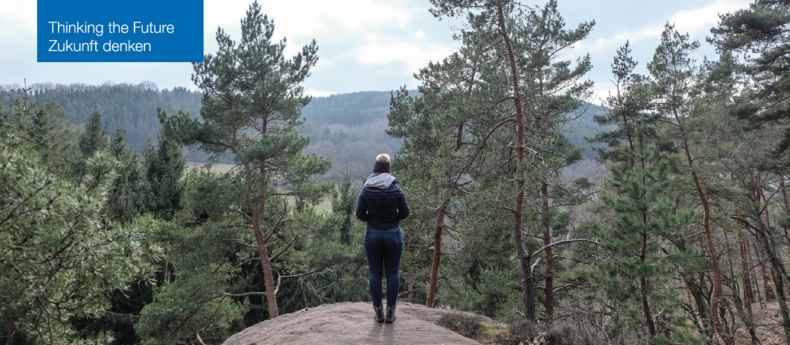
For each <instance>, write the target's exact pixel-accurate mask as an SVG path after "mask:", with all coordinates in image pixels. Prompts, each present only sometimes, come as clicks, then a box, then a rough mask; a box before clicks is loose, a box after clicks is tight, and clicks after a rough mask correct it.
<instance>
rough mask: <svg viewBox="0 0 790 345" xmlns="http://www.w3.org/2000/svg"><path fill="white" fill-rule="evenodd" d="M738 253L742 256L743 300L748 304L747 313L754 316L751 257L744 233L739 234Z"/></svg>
mask: <svg viewBox="0 0 790 345" xmlns="http://www.w3.org/2000/svg"><path fill="white" fill-rule="evenodd" d="M738 251H739V252H740V254H741V282H742V283H743V300H744V303H746V311H747V312H748V313H749V316H751V315H752V303H754V291H752V280H751V279H749V257H748V255H747V253H746V238H745V237H744V236H743V233H742V232H739V233H738Z"/></svg>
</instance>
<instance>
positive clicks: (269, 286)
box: [252, 213, 280, 319]
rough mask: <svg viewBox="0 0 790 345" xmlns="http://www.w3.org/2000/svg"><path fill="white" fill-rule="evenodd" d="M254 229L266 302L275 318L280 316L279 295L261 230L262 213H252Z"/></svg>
mask: <svg viewBox="0 0 790 345" xmlns="http://www.w3.org/2000/svg"><path fill="white" fill-rule="evenodd" d="M252 230H253V231H254V232H255V242H256V243H257V245H258V258H260V260H261V269H262V270H263V282H264V286H265V287H266V303H267V304H268V306H269V319H274V318H276V317H277V316H280V312H279V310H278V309H277V295H276V294H275V293H274V289H275V287H274V277H273V276H272V275H273V273H272V265H271V262H270V261H269V250H268V249H266V242H265V239H264V238H263V232H262V231H261V215H260V213H255V214H253V215H252Z"/></svg>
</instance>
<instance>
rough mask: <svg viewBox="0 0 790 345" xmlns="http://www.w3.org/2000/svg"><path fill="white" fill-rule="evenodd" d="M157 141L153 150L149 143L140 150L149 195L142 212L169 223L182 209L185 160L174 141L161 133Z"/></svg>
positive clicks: (180, 149) (180, 148)
mask: <svg viewBox="0 0 790 345" xmlns="http://www.w3.org/2000/svg"><path fill="white" fill-rule="evenodd" d="M158 139H159V140H158V143H157V148H156V149H154V147H153V145H150V143H149V144H148V145H146V147H145V149H144V150H143V156H144V157H145V177H146V180H147V185H148V195H149V196H148V198H147V202H146V205H145V208H146V210H147V212H150V213H152V214H153V215H154V216H155V217H157V218H160V219H164V220H172V218H173V215H175V213H176V212H178V211H179V210H180V209H181V197H182V195H183V194H184V179H183V176H184V172H185V170H186V165H187V160H186V157H185V156H184V154H183V153H182V146H181V145H179V144H178V143H177V142H176V141H174V140H173V139H171V138H169V137H168V136H167V135H166V134H164V133H163V132H159V135H158Z"/></svg>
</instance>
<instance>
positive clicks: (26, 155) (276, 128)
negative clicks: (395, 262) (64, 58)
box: [0, 0, 790, 345]
mask: <svg viewBox="0 0 790 345" xmlns="http://www.w3.org/2000/svg"><path fill="white" fill-rule="evenodd" d="M425 1H426V2H430V5H431V10H430V13H431V14H432V15H433V16H434V17H436V20H445V19H448V20H449V19H454V20H459V21H460V22H462V23H463V25H461V26H460V27H459V28H458V29H457V31H456V34H455V39H456V40H457V41H458V42H460V48H459V49H458V50H457V51H455V52H453V53H452V54H451V55H450V56H448V57H447V58H445V59H444V60H441V61H435V62H432V63H430V64H428V65H426V66H424V67H423V68H420V69H419V70H417V71H413V72H414V78H416V80H417V82H418V85H419V86H418V88H417V89H416V90H413V89H409V88H407V87H405V86H404V87H400V88H398V89H396V90H394V91H392V92H358V93H353V94H344V95H334V96H329V97H315V98H314V97H310V96H307V95H306V94H305V90H304V88H303V86H302V84H303V82H304V81H305V80H307V79H308V78H310V76H311V73H312V72H313V68H314V67H315V66H316V64H317V62H318V60H319V56H320V55H321V51H320V49H319V43H320V42H315V41H313V42H312V43H310V44H307V45H305V46H304V47H302V48H301V49H300V50H299V52H298V53H297V54H296V55H294V56H286V54H284V50H285V49H286V41H285V40H281V35H279V34H278V33H277V32H276V30H275V25H274V21H273V20H272V19H271V18H270V17H268V16H266V14H265V13H264V12H265V9H263V8H262V6H261V5H260V4H259V3H258V2H253V3H252V4H251V5H249V9H248V10H247V12H246V14H242V13H239V16H240V17H241V21H240V25H241V33H242V35H241V36H239V37H231V36H230V35H229V34H227V33H226V32H225V31H224V30H223V29H222V28H220V29H218V30H217V32H216V41H217V43H218V46H219V50H218V51H215V52H207V53H206V55H205V57H204V61H203V62H202V63H193V73H192V76H191V80H192V82H193V83H194V88H193V89H186V88H175V89H171V90H167V89H162V90H160V89H159V88H158V87H157V86H156V85H155V84H153V83H143V84H139V85H131V84H105V85H101V86H95V85H83V84H72V85H52V84H47V83H38V84H29V85H28V84H24V85H14V86H4V87H2V88H0V101H1V103H2V105H0V344H9V345H11V344H13V345H23V344H204V345H205V344H221V343H222V342H223V341H225V339H227V338H228V337H230V336H231V335H233V334H235V333H238V332H240V331H242V330H244V329H245V328H247V327H250V326H252V325H255V324H257V323H260V322H262V321H265V320H269V319H272V318H276V317H278V316H281V315H286V314H289V313H293V312H296V311H299V310H303V309H305V308H313V307H316V306H319V305H322V304H333V303H341V302H369V301H370V300H371V297H370V294H369V292H368V266H367V263H366V258H365V252H364V247H363V246H362V241H363V236H364V233H365V223H362V222H360V221H358V220H357V219H356V217H354V210H355V207H356V202H357V196H358V193H359V191H360V189H361V187H362V182H363V181H364V178H365V177H367V175H368V174H369V173H370V172H371V168H372V165H373V160H374V158H375V155H376V154H378V153H383V152H386V153H390V154H391V155H392V156H393V158H392V174H393V175H394V176H396V177H397V179H398V183H399V185H400V187H401V188H402V189H403V191H404V193H405V194H406V196H407V197H408V200H409V204H410V207H411V215H410V216H409V218H407V219H406V220H404V221H402V222H401V228H402V230H403V234H404V241H405V246H404V251H403V257H402V260H401V266H400V269H401V274H400V279H401V284H400V289H401V291H395V292H390V291H387V293H388V294H391V293H397V294H398V298H399V301H401V302H405V303H413V304H422V305H426V306H428V307H432V308H450V309H455V310H461V311H468V312H473V313H476V314H479V315H484V316H487V317H490V318H492V319H494V320H497V321H500V322H502V323H504V324H507V325H508V328H507V331H506V332H503V333H499V334H496V335H495V336H493V337H491V338H489V339H488V342H489V343H496V344H514V345H515V344H525V345H526V344H530V343H529V339H531V337H532V336H533V335H535V334H538V333H541V334H544V335H545V344H555V345H556V344H566V345H586V344H650V345H661V344H667V345H668V344H700V345H702V344H721V345H741V344H750V345H757V344H763V345H769V344H788V343H790V307H789V306H788V301H787V299H788V298H787V296H788V294H790V230H788V228H790V201H789V200H788V198H790V196H788V193H789V192H788V190H787V187H786V185H787V184H790V180H785V177H790V52H789V50H788V49H790V36H788V31H790V1H787V0H755V1H754V2H753V3H752V4H751V5H749V6H747V7H744V8H742V9H740V10H737V11H733V12H729V13H722V14H720V19H719V22H718V24H717V25H716V26H714V27H712V28H710V31H709V33H708V34H707V39H706V40H705V41H704V42H700V41H694V40H692V39H691V38H690V37H689V35H688V34H687V33H685V32H681V31H679V30H677V29H676V26H675V24H674V23H671V22H667V24H666V26H665V27H664V30H663V32H662V33H661V34H660V43H659V44H658V46H656V47H655V51H654V54H653V55H652V59H650V60H649V61H636V60H635V58H634V57H633V55H632V51H631V47H630V46H629V44H628V43H626V44H625V45H623V46H622V47H620V48H619V49H618V50H616V51H612V52H611V54H610V55H611V56H612V59H611V60H610V63H611V78H610V79H611V82H612V83H613V90H614V91H612V92H609V93H608V94H604V95H596V94H595V93H594V87H595V85H594V84H593V82H592V81H590V80H589V79H588V73H589V72H590V70H591V69H592V62H591V59H590V56H589V54H586V53H584V52H580V51H579V50H573V47H575V46H578V45H579V44H581V43H583V42H584V41H585V39H587V38H588V36H589V34H590V33H591V32H592V31H593V30H595V26H596V22H595V21H594V20H593V19H592V18H590V20H589V21H586V22H581V23H569V22H566V21H565V20H564V19H563V16H562V14H561V13H560V12H559V10H558V6H557V0H548V2H546V3H545V4H539V5H533V4H525V3H522V2H517V1H514V0H425ZM242 16H243V17H242ZM702 45H710V46H712V47H714V48H715V50H716V52H717V53H718V54H717V56H715V57H713V58H711V57H709V58H706V59H702V60H701V61H699V60H697V59H694V58H692V54H693V53H695V52H696V51H697V50H698V49H699V48H700V47H701V46H702ZM637 66H642V67H646V69H645V70H646V71H647V73H645V74H639V73H637V72H636V71H637ZM397 87H398V86H397V85H396V86H393V88H397ZM209 162H210V163H212V164H213V165H209V166H207V167H202V166H203V164H204V163H209ZM196 163H200V164H196ZM217 167H224V168H223V169H218V168H217Z"/></svg>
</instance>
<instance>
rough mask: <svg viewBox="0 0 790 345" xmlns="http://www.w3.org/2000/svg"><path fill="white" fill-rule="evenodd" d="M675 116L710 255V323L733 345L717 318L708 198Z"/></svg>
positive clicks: (718, 282) (717, 279)
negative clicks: (711, 290)
mask: <svg viewBox="0 0 790 345" xmlns="http://www.w3.org/2000/svg"><path fill="white" fill-rule="evenodd" d="M673 111H674V115H675V120H676V121H677V124H678V128H679V129H680V134H681V137H682V139H683V149H684V150H685V153H686V160H687V162H688V166H689V168H690V169H691V178H692V180H693V181H694V187H695V189H696V190H697V194H698V195H699V199H700V202H701V203H702V212H703V213H702V229H703V230H704V232H705V243H706V245H707V247H708V254H709V255H710V262H711V268H712V270H713V292H712V293H711V296H710V310H711V313H710V315H711V319H712V320H711V321H713V327H714V328H715V329H716V333H718V334H719V336H720V337H721V339H722V340H723V341H724V344H725V345H733V344H734V343H735V342H734V339H732V338H731V337H730V336H729V334H727V332H726V331H725V330H724V325H723V324H722V321H721V319H720V318H719V313H718V310H719V302H720V301H721V298H722V289H721V267H720V266H719V257H718V255H717V254H716V247H714V246H713V233H712V232H711V230H710V205H709V204H708V196H707V194H706V193H705V190H704V189H703V188H702V184H701V183H700V181H699V177H697V171H696V170H695V169H694V161H693V160H692V159H691V150H690V149H689V145H688V138H687V136H686V132H685V130H684V129H683V124H682V122H681V120H680V116H679V115H678V113H677V110H673Z"/></svg>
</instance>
